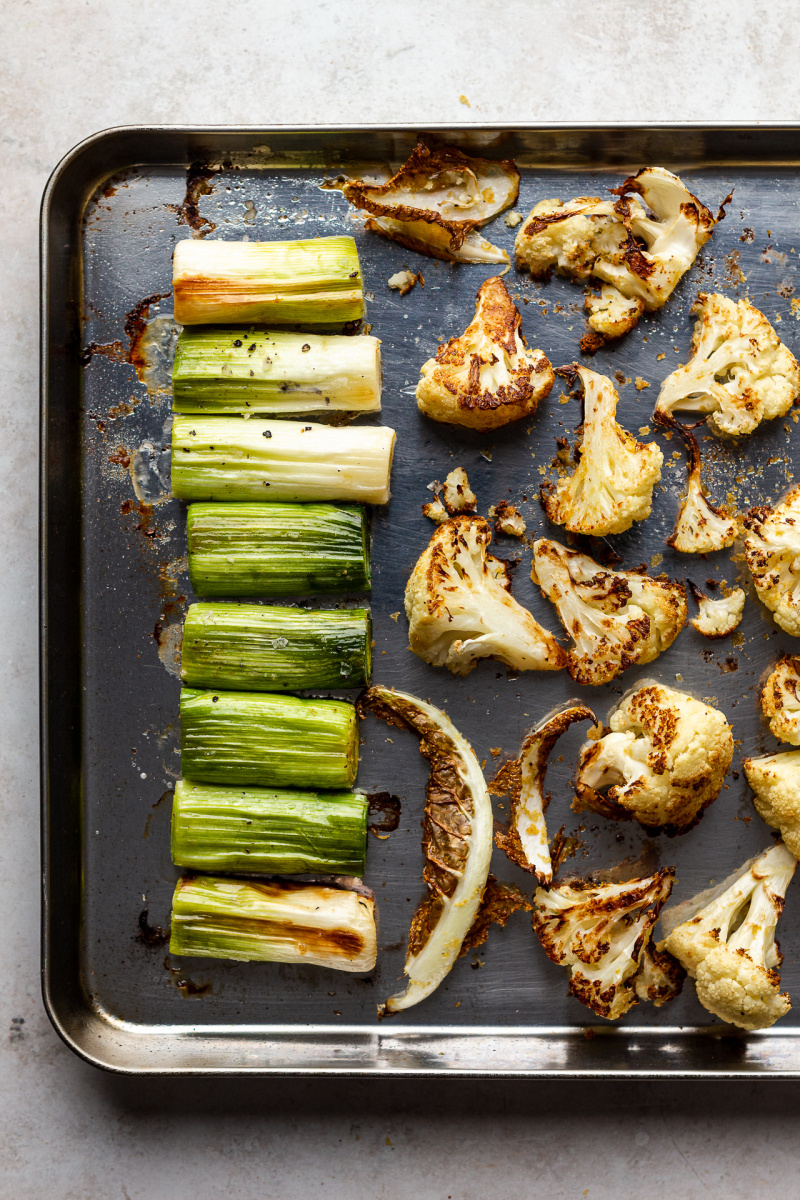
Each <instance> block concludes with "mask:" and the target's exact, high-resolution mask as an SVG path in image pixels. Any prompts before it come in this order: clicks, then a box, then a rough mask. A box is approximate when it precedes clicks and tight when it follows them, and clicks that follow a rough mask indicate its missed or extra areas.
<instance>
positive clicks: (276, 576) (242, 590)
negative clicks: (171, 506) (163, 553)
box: [186, 504, 371, 596]
mask: <svg viewBox="0 0 800 1200" xmlns="http://www.w3.org/2000/svg"><path fill="white" fill-rule="evenodd" d="M186 524H187V531H188V540H189V576H190V578H191V581H192V588H193V590H194V592H195V594H196V595H197V596H313V595H316V594H319V593H324V592H350V591H352V592H361V591H368V590H369V587H370V583H371V578H370V555H369V530H368V527H367V514H366V510H365V509H364V508H362V507H361V506H360V505H354V504H353V505H344V504H343V505H335V504H190V505H189V509H188V512H187V515H186Z"/></svg>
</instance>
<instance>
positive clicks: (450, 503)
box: [442, 467, 478, 517]
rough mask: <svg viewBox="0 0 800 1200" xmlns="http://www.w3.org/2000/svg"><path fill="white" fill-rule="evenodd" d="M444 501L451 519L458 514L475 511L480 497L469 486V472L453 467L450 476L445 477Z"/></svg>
mask: <svg viewBox="0 0 800 1200" xmlns="http://www.w3.org/2000/svg"><path fill="white" fill-rule="evenodd" d="M442 499H443V501H444V506H445V508H446V509H447V511H448V513H449V514H450V516H451V517H455V516H456V515H457V514H458V513H471V512H474V511H475V505H476V504H477V503H478V497H477V496H476V495H475V493H474V492H473V490H472V488H471V487H470V486H469V479H468V477H467V472H466V471H465V470H464V468H463V467H453V470H452V471H451V472H450V474H449V475H447V476H446V477H445V481H444V487H443V489H442Z"/></svg>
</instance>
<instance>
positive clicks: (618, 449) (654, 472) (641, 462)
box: [542, 363, 664, 537]
mask: <svg viewBox="0 0 800 1200" xmlns="http://www.w3.org/2000/svg"><path fill="white" fill-rule="evenodd" d="M558 373H559V375H564V376H565V377H566V378H567V379H569V380H570V381H571V382H573V383H574V382H575V381H576V379H577V380H580V383H581V385H582V388H583V410H584V418H583V425H582V431H583V436H582V440H581V442H580V449H579V455H580V457H579V459H578V465H577V467H576V469H575V471H574V473H573V474H572V475H571V476H570V477H569V478H567V479H560V480H559V481H558V484H557V485H556V488H555V491H551V492H549V493H548V492H547V490H546V489H543V490H542V503H543V505H544V508H545V511H546V513H547V515H548V517H549V518H550V520H551V521H552V522H553V523H554V524H555V525H564V526H565V527H566V528H567V529H568V530H569V531H570V533H585V534H591V535H593V536H595V537H605V536H606V534H609V533H624V531H625V530H626V529H630V527H631V525H632V524H633V522H634V521H643V520H644V519H645V517H649V516H650V510H651V508H652V506H653V488H654V487H655V485H656V483H658V480H659V479H660V478H661V466H662V463H663V462H664V455H663V454H662V453H661V450H660V449H659V448H658V446H657V445H656V444H655V442H649V443H644V442H637V440H636V438H635V437H633V435H632V434H630V433H628V432H627V430H625V429H622V428H621V426H619V425H618V424H617V422H616V419H615V418H616V411H617V402H618V400H619V396H618V395H617V390H616V388H615V387H614V385H613V383H612V382H611V380H610V379H607V378H606V376H605V375H598V374H597V373H596V372H595V371H590V370H589V369H588V367H582V366H580V365H579V364H578V363H575V364H574V365H573V366H571V367H561V368H559V372H558Z"/></svg>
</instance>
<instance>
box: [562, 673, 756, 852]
mask: <svg viewBox="0 0 800 1200" xmlns="http://www.w3.org/2000/svg"><path fill="white" fill-rule="evenodd" d="M609 724H610V726H611V731H610V732H609V733H607V734H605V735H604V736H603V737H601V738H599V739H598V740H597V741H593V742H592V741H590V742H586V743H585V745H584V746H583V749H582V750H581V758H580V767H579V770H578V778H577V782H576V785H575V791H576V793H577V801H576V807H578V808H589V809H591V810H592V811H594V812H599V813H601V814H602V815H603V816H606V817H611V818H612V819H619V818H624V817H633V819H634V820H636V821H638V822H639V824H640V825H643V826H644V827H645V828H646V829H649V830H652V831H653V832H656V833H666V834H668V835H669V836H670V837H672V836H673V835H675V834H677V833H685V832H686V830H687V829H691V828H692V826H693V825H696V824H697V822H698V821H699V820H700V817H701V816H702V815H703V812H704V811H705V809H706V808H708V806H709V804H713V802H714V801H715V800H716V798H717V796H718V795H719V793H720V789H721V788H722V784H723V782H724V780H725V776H726V774H727V772H728V769H729V767H730V765H731V759H732V758H733V735H732V733H731V727H730V725H729V724H728V722H727V720H726V719H725V717H724V715H723V714H722V713H721V712H718V711H717V709H716V708H711V706H710V705H708V704H703V703H702V702H701V701H700V700H695V699H693V698H692V697H691V696H687V695H686V693H685V692H678V691H676V690H675V689H674V688H669V687H665V686H664V685H663V684H660V683H649V684H647V685H645V686H640V687H638V688H637V689H636V691H634V692H631V693H630V694H629V695H628V696H626V697H625V698H624V699H623V700H622V702H621V703H620V705H619V706H618V708H616V709H615V711H614V713H613V714H612V716H611V719H610V722H609Z"/></svg>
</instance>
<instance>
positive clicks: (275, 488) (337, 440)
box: [172, 416, 395, 504]
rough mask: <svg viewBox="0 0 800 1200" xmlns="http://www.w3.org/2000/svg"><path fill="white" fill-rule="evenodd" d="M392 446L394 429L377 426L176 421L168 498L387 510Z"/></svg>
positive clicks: (239, 420)
mask: <svg viewBox="0 0 800 1200" xmlns="http://www.w3.org/2000/svg"><path fill="white" fill-rule="evenodd" d="M394 441H395V434H394V430H393V429H387V428H385V427H383V426H380V425H348V426H342V427H331V426H330V425H312V424H305V423H303V422H301V421H261V420H259V419H257V418H256V417H251V418H250V420H248V421H245V420H244V419H243V418H242V417H203V416H199V417H184V416H176V417H175V418H174V420H173V423H172V494H173V496H175V497H176V499H178V500H226V501H227V500H256V501H265V500H267V501H272V500H355V501H358V502H361V503H363V504H386V503H387V501H388V499H389V475H390V472H391V469H392V454H393V452H394Z"/></svg>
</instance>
